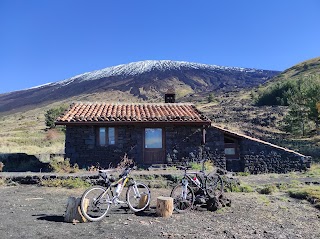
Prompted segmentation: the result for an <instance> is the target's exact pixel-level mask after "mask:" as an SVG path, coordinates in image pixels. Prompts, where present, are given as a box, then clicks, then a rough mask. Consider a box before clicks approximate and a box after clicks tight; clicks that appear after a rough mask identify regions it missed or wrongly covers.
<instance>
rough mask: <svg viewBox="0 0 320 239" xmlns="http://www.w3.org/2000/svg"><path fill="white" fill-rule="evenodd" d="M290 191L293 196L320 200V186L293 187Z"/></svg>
mask: <svg viewBox="0 0 320 239" xmlns="http://www.w3.org/2000/svg"><path fill="white" fill-rule="evenodd" d="M288 193H289V196H290V197H293V198H298V199H307V200H310V201H314V200H315V201H320V187H319V186H305V187H302V188H296V189H291V190H289V191H288Z"/></svg>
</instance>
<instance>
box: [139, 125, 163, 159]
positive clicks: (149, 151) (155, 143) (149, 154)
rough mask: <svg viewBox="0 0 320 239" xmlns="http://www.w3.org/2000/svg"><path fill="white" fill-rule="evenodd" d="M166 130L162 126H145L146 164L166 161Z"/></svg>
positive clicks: (144, 150) (144, 151)
mask: <svg viewBox="0 0 320 239" xmlns="http://www.w3.org/2000/svg"><path fill="white" fill-rule="evenodd" d="M164 143H165V142H164V130H163V129H162V128H145V129H144V144H143V158H144V163H145V164H162V163H165V145H164Z"/></svg>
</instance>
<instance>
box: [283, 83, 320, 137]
mask: <svg viewBox="0 0 320 239" xmlns="http://www.w3.org/2000/svg"><path fill="white" fill-rule="evenodd" d="M284 98H286V99H287V102H288V105H289V112H288V114H287V115H286V117H285V119H284V120H285V123H286V129H287V130H288V131H290V132H296V133H298V134H302V135H303V136H304V135H305V133H306V126H307V125H308V123H309V122H310V121H312V122H314V123H315V125H316V129H317V131H318V129H319V125H320V117H319V110H318V106H317V103H318V102H320V82H319V79H317V78H314V77H309V78H305V79H300V80H297V81H295V82H294V84H292V86H291V88H290V89H288V90H287V91H286V92H285V93H284Z"/></svg>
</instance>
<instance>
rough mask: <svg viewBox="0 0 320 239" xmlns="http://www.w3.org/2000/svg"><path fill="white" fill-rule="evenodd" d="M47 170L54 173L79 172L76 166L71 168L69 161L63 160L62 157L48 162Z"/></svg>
mask: <svg viewBox="0 0 320 239" xmlns="http://www.w3.org/2000/svg"><path fill="white" fill-rule="evenodd" d="M49 168H50V169H51V170H52V171H53V172H56V173H76V172H78V171H79V166H78V164H76V163H75V164H74V165H73V166H72V165H71V164H70V159H63V158H62V157H55V158H53V159H52V160H50V163H49Z"/></svg>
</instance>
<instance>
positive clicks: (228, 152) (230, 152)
mask: <svg viewBox="0 0 320 239" xmlns="http://www.w3.org/2000/svg"><path fill="white" fill-rule="evenodd" d="M224 153H225V154H226V155H235V154H236V149H235V148H225V149H224Z"/></svg>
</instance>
